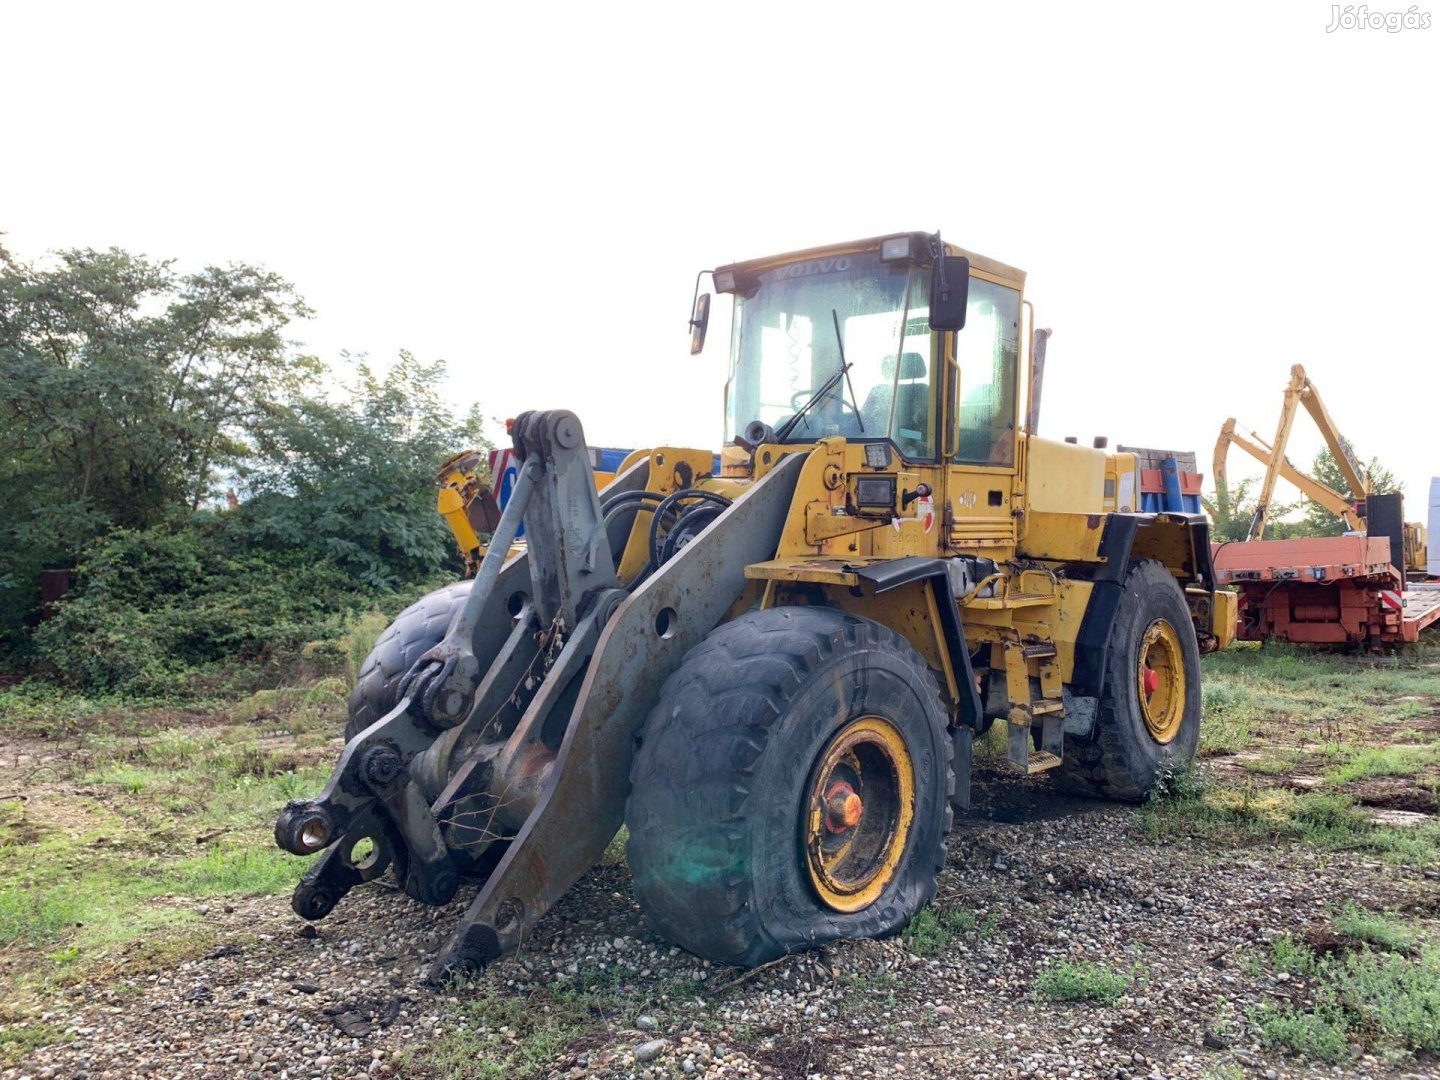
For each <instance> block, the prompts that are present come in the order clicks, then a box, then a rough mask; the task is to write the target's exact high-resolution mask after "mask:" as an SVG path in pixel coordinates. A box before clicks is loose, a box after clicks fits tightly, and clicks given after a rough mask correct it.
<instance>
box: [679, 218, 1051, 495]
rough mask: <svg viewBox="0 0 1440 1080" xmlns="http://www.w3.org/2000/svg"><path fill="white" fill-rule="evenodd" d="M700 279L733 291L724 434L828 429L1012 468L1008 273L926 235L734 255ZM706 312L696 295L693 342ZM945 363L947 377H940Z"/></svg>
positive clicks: (1015, 283)
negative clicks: (765, 255)
mask: <svg viewBox="0 0 1440 1080" xmlns="http://www.w3.org/2000/svg"><path fill="white" fill-rule="evenodd" d="M941 252H944V253H945V254H944V257H943V259H942V258H940V257H939V256H940V253H941ZM937 263H943V266H938V265H937ZM714 276H715V286H716V290H717V291H718V292H722V293H731V294H733V295H734V297H735V309H734V317H733V321H732V324H731V334H730V370H729V376H728V380H727V382H726V390H725V441H726V442H727V443H731V444H738V445H740V446H742V447H745V448H747V449H749V448H752V447H754V446H756V445H758V444H760V443H762V442H764V443H813V442H815V441H817V440H819V439H822V438H825V437H828V436H837V435H838V436H843V437H844V438H846V439H847V440H851V441H856V442H888V443H889V444H890V445H891V446H892V447H893V448H894V449H895V451H897V452H898V453H899V455H900V456H901V457H902V458H904V459H905V460H908V461H913V462H935V463H938V462H939V461H940V459H941V458H942V457H945V458H948V459H949V460H950V461H952V462H953V463H955V464H970V465H980V466H987V465H988V466H994V467H1000V468H1012V467H1013V466H1014V464H1015V431H1016V424H1017V420H1018V410H1017V399H1016V390H1017V381H1018V371H1017V368H1018V362H1019V341H1020V304H1021V288H1022V286H1023V280H1024V275H1023V274H1022V273H1021V272H1020V271H1018V270H1013V269H1011V268H1010V267H1006V266H1004V265H1003V264H999V263H995V262H993V260H989V259H985V258H983V257H982V256H977V255H971V254H969V253H966V252H962V251H960V249H958V248H955V247H953V246H948V245H942V244H941V243H940V238H939V236H938V234H933V235H932V234H926V233H902V234H898V235H895V236H889V237H876V238H873V239H870V240H862V241H858V242H856V243H852V244H844V245H838V246H834V247H829V248H822V249H813V250H810V251H803V252H797V253H794V254H790V255H782V256H777V257H773V258H769V259H758V260H752V261H749V262H743V263H734V264H731V265H729V266H723V267H720V268H718V269H717V270H715V271H714ZM935 296H939V297H940V302H939V303H937V304H935V305H932V297H935ZM932 306H933V308H934V311H933V312H932ZM708 311H709V298H708V296H707V297H701V298H700V299H699V301H698V302H697V306H696V317H695V320H693V321H692V328H694V329H695V331H696V332H695V336H694V341H695V343H696V346H698V345H699V344H700V343H703V337H704V323H705V321H706V320H708ZM932 314H933V315H934V320H935V322H937V323H939V324H941V326H943V329H940V328H936V327H933V326H932ZM694 351H698V347H695V346H692V352H694ZM947 364H953V365H955V367H954V369H953V370H955V371H956V372H957V374H958V378H957V377H950V378H946V365H947ZM957 394H958V398H957ZM946 397H948V398H949V407H948V408H943V409H942V407H941V404H942V401H943V400H944V398H946ZM957 421H958V425H957ZM957 428H958V430H957ZM947 432H948V434H947Z"/></svg>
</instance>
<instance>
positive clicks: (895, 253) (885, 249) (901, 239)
mask: <svg viewBox="0 0 1440 1080" xmlns="http://www.w3.org/2000/svg"><path fill="white" fill-rule="evenodd" d="M908 258H910V237H908V236H892V237H890V238H889V239H888V240H882V241H881V242H880V261H881V262H896V261H897V260H900V259H908Z"/></svg>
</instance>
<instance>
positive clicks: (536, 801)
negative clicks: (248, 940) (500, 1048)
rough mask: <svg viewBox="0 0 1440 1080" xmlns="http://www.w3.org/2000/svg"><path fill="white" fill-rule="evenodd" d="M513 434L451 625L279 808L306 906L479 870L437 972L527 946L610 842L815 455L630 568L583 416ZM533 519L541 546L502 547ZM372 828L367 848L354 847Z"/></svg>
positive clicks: (644, 466) (629, 479)
mask: <svg viewBox="0 0 1440 1080" xmlns="http://www.w3.org/2000/svg"><path fill="white" fill-rule="evenodd" d="M513 434H514V439H515V449H516V455H517V458H518V459H519V460H520V461H521V463H522V464H521V470H520V478H519V482H518V483H517V485H516V487H515V490H514V492H513V494H512V496H511V499H510V501H509V503H508V504H507V505H506V507H505V510H504V513H503V514H502V515H501V518H500V521H499V523H498V525H497V526H496V529H495V535H494V538H493V540H492V542H491V544H490V547H489V549H488V551H487V552H486V555H485V558H484V560H483V561H482V563H481V565H480V568H479V572H478V573H477V575H476V579H475V584H474V586H473V587H472V589H471V591H470V593H469V595H468V597H467V598H466V600H465V602H464V606H463V607H462V608H461V609H460V610H459V611H458V612H457V614H456V616H455V617H454V619H453V620H452V622H451V624H450V627H449V630H448V631H447V633H446V636H445V638H444V640H443V641H441V643H440V644H439V645H438V646H436V647H435V648H433V649H431V650H430V651H429V652H427V653H426V654H425V655H424V656H422V657H421V658H420V660H419V661H418V662H417V663H416V664H415V666H414V667H413V668H412V669H411V671H410V672H409V673H408V674H407V675H406V676H405V679H404V680H403V682H402V683H401V688H402V698H401V700H400V701H399V703H398V704H397V705H396V706H395V708H394V709H393V710H392V711H391V712H390V713H389V714H388V715H386V716H384V717H383V718H382V719H380V720H378V721H377V722H376V723H375V724H373V725H372V726H371V727H369V728H367V729H365V730H364V731H361V732H359V733H358V734H356V735H355V736H354V737H353V738H352V739H351V740H350V742H349V743H348V744H347V745H346V747H345V750H344V751H343V752H342V754H341V757H340V760H339V761H338V763H337V764H336V766H335V770H334V772H333V773H332V775H331V778H330V781H329V783H328V784H327V785H326V787H325V789H324V791H323V792H322V793H321V794H320V796H319V797H317V798H316V799H313V800H307V801H301V802H294V803H291V804H290V805H288V806H287V807H286V808H285V810H284V811H283V812H282V813H281V815H280V817H279V819H278V820H277V821H276V824H275V837H276V841H277V843H278V844H279V845H280V846H281V847H282V848H284V849H285V850H287V851H290V852H292V853H295V854H300V855H304V854H312V853H315V852H319V851H321V850H324V852H325V853H324V855H322V856H321V859H320V861H319V862H318V863H317V864H316V866H315V867H314V868H312V869H311V871H310V872H309V873H307V874H306V876H305V878H304V879H303V880H302V881H301V884H300V886H299V887H298V888H297V889H296V893H295V896H294V898H293V901H292V906H293V907H294V908H295V910H296V911H297V913H299V914H300V915H302V916H304V917H306V918H311V919H314V918H320V917H323V916H324V915H325V914H327V913H328V912H329V911H330V910H331V909H332V908H333V907H334V904H335V902H336V901H337V900H338V899H339V898H340V897H341V896H342V895H343V894H344V893H345V892H346V891H348V889H350V888H351V887H353V886H354V885H356V884H360V883H361V882H363V881H368V880H372V879H373V878H374V877H376V876H378V875H379V874H380V873H382V872H384V870H385V869H386V868H387V867H388V866H391V865H394V866H395V867H396V869H397V871H398V872H399V873H400V876H401V878H402V880H403V881H404V882H405V885H406V891H407V892H408V893H409V894H410V895H411V896H413V897H415V898H416V899H418V900H421V901H423V902H426V903H431V904H442V903H446V902H448V901H449V900H450V899H451V898H452V897H453V896H454V895H455V892H456V891H457V889H458V886H459V880H460V875H461V874H462V873H468V874H472V875H483V876H484V880H483V883H482V885H481V888H480V891H479V894H478V895H477V896H476V898H475V899H474V901H473V902H472V903H471V905H470V907H469V909H468V911H467V912H466V914H465V916H464V917H463V918H462V919H461V921H460V923H459V926H458V927H457V928H456V930H455V932H454V934H453V935H452V937H451V939H450V941H449V943H448V944H447V945H446V946H445V947H443V948H442V949H441V951H440V954H439V956H438V957H437V959H436V960H435V963H434V966H433V968H432V969H431V977H432V979H434V980H437V981H439V980H443V979H444V978H446V977H447V976H448V975H450V974H452V973H458V972H466V971H472V970H475V969H477V968H479V967H481V966H483V965H484V964H486V963H488V962H489V961H491V960H494V959H496V958H498V957H499V956H501V955H503V954H504V953H506V952H509V951H511V950H512V949H514V948H516V947H517V946H518V945H519V943H520V941H521V940H522V939H523V937H524V935H525V934H526V933H527V932H528V931H529V929H530V928H531V927H532V926H533V925H534V924H535V922H536V921H537V920H538V919H539V918H540V917H541V916H543V915H544V914H545V912H546V911H548V910H549V908H550V907H551V906H552V905H553V904H554V903H555V901H556V900H557V899H559V897H560V896H561V895H563V894H564V893H565V891H566V890H568V889H569V888H570V886H571V885H573V884H574V883H575V882H576V881H577V880H578V879H579V878H580V876H581V875H582V874H583V873H585V871H586V870H588V869H589V868H590V867H591V866H592V865H594V863H595V862H596V860H597V859H598V858H599V857H600V855H601V854H602V853H603V851H604V848H605V846H606V844H608V843H609V841H610V840H611V839H612V838H613V837H614V835H615V833H616V831H617V830H618V828H619V826H620V824H621V821H622V817H623V812H624V806H625V799H626V796H627V794H628V790H629V772H630V764H631V759H632V757H633V755H634V751H635V740H636V735H637V732H638V730H639V728H640V725H641V724H642V722H643V721H644V719H645V716H646V715H647V713H648V712H649V710H650V708H651V706H652V705H653V703H654V701H655V698H656V696H657V695H658V693H659V689H660V684H661V683H662V682H663V681H664V680H665V678H666V677H667V676H668V675H669V674H670V673H671V672H672V671H674V670H675V668H676V667H678V666H679V664H680V662H681V660H682V659H683V657H684V655H685V653H686V652H687V651H688V650H689V649H691V648H692V647H693V646H694V645H696V644H697V643H698V642H699V641H700V639H701V638H702V637H704V635H705V634H706V633H708V632H709V631H710V630H711V629H713V628H714V626H715V625H717V624H718V623H720V622H721V621H723V620H724V619H725V617H726V616H727V614H729V613H731V609H732V608H733V607H734V606H735V605H736V603H737V602H738V601H739V600H740V599H741V597H742V595H743V594H744V591H745V588H746V578H745V567H746V565H747V564H749V563H752V562H758V561H763V560H765V559H768V558H771V557H773V556H774V553H775V548H776V543H777V540H778V537H779V535H780V530H781V528H782V526H783V524H784V521H785V518H786V514H787V512H788V510H789V507H790V501H791V497H792V495H793V492H794V488H795V482H796V478H797V477H798V475H799V469H800V465H801V463H802V462H803V461H804V459H805V456H806V455H805V454H804V453H796V454H793V455H789V456H787V457H785V458H783V459H782V460H780V461H779V462H778V463H777V464H776V465H775V467H774V468H773V469H771V470H770V471H769V472H768V473H767V474H765V475H764V476H763V477H762V478H760V479H758V480H756V481H754V482H753V484H751V485H750V486H749V487H748V488H747V489H746V490H745V491H744V492H743V494H741V495H739V496H738V497H737V498H736V499H735V500H734V501H733V502H731V503H728V504H727V505H726V506H725V508H724V510H723V512H721V513H719V514H718V515H717V516H716V517H715V518H714V520H712V521H710V523H709V524H708V525H706V526H705V527H704V528H703V530H702V531H700V532H699V533H698V534H696V535H695V536H694V537H693V538H692V539H691V540H690V542H688V543H686V544H685V545H684V546H682V547H680V548H679V549H678V550H677V551H676V553H675V554H674V555H673V557H670V558H669V559H668V560H666V561H664V562H663V563H662V564H661V565H659V566H656V567H654V569H653V572H651V573H650V574H649V575H648V576H643V575H642V577H643V581H639V580H638V579H637V581H632V582H630V583H629V587H627V585H626V584H625V583H623V582H622V581H621V580H620V578H619V577H618V576H617V573H616V569H615V568H616V561H617V560H616V558H615V553H616V552H617V551H619V550H620V549H621V547H622V545H623V539H624V536H625V535H627V534H628V531H629V522H628V521H624V520H623V518H624V515H619V516H618V517H615V516H612V515H610V514H607V513H606V508H605V506H604V505H603V504H602V502H601V499H600V497H599V495H598V494H597V493H596V490H595V486H594V481H593V478H592V471H591V465H590V458H589V453H588V450H587V448H586V446H585V441H584V436H583V433H582V431H581V428H580V423H579V420H578V419H577V418H576V417H575V416H574V414H573V413H568V412H541V413H527V414H524V415H522V416H521V417H519V418H517V420H516V423H515V428H514V432H513ZM661 461H662V459H661V458H660V456H659V455H658V454H657V455H655V457H654V459H653V461H652V460H650V459H647V460H645V461H641V462H639V463H638V464H635V465H634V466H632V467H631V468H630V469H629V470H627V471H626V472H625V473H623V474H622V475H621V476H619V477H617V478H616V480H615V481H614V482H613V483H612V484H611V485H610V487H608V488H607V489H606V495H607V497H614V496H616V495H617V494H621V493H626V492H633V491H638V490H640V489H641V488H644V487H645V484H646V479H647V474H648V472H649V471H650V470H651V468H652V466H658V465H659V464H660V463H661ZM522 520H523V523H524V526H525V531H526V535H527V537H528V539H529V544H528V550H527V551H526V553H525V554H523V555H521V556H518V557H517V558H514V559H511V560H510V561H509V562H508V563H504V559H505V557H506V553H508V551H509V547H510V541H511V540H512V539H513V537H514V535H515V533H516V532H517V531H518V529H519V527H520V525H521V522H522ZM622 525H623V527H622ZM502 564H503V565H502ZM527 571H528V573H527ZM497 627H499V628H500V629H499V630H497V629H496V628H497ZM362 840H369V841H371V842H372V843H373V844H374V854H373V856H370V855H366V856H363V857H357V856H356V852H357V851H358V850H360V849H359V848H357V845H359V843H360V841H362ZM497 855H498V860H497V859H496V858H495V857H496V856H497Z"/></svg>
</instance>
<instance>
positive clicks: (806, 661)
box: [625, 607, 954, 966]
mask: <svg viewBox="0 0 1440 1080" xmlns="http://www.w3.org/2000/svg"><path fill="white" fill-rule="evenodd" d="M946 723H947V721H946V714H945V710H944V707H943V705H942V703H941V700H940V695H939V690H938V686H937V684H936V680H935V676H934V675H933V674H932V673H931V672H930V670H929V669H928V668H927V667H926V665H925V662H924V660H923V659H921V657H920V655H919V654H918V653H916V651H915V650H914V649H913V648H911V646H910V645H909V643H908V642H906V641H905V640H904V639H903V638H901V637H900V636H899V635H898V634H895V633H893V632H892V631H890V630H888V629H887V628H885V627H884V626H881V625H880V624H878V623H874V622H871V621H869V620H867V619H861V618H857V617H855V616H853V615H846V614H844V613H842V612H839V611H836V610H833V609H829V608H806V607H784V608H775V609H771V610H768V611H759V612H754V613H751V614H748V615H744V616H742V617H741V618H739V619H736V620H735V621H733V622H730V623H727V624H726V625H724V626H721V627H719V628H718V629H716V630H714V631H713V632H711V633H710V634H709V636H707V637H706V639H705V640H704V641H703V642H701V643H700V644H699V645H698V646H696V647H695V648H694V649H692V650H691V651H690V653H689V654H688V655H687V656H686V657H685V660H684V661H683V663H682V664H681V666H680V668H679V669H678V670H677V671H676V672H675V673H674V674H673V675H671V676H670V678H669V679H667V680H666V682H665V685H664V686H663V687H662V689H661V692H660V698H659V700H658V701H657V703H656V705H655V707H654V709H653V710H652V711H651V712H650V715H649V717H648V718H647V719H646V722H645V726H644V729H643V732H642V735H641V742H640V748H639V752H638V753H637V755H636V758H635V763H634V767H633V769H632V771H631V783H632V790H631V794H630V800H629V803H628V804H627V806H626V813H625V821H626V825H627V826H628V828H629V833H630V841H629V849H628V859H629V864H630V870H631V873H632V874H633V875H634V879H635V894H636V897H637V898H638V900H639V902H640V906H641V907H642V908H643V909H644V911H645V914H646V915H647V917H648V918H649V919H650V921H651V922H652V924H653V925H654V926H655V927H656V928H657V929H658V930H659V932H660V933H661V934H663V935H664V936H665V937H667V938H669V939H670V940H671V941H674V942H676V943H677V944H679V945H682V946H683V947H684V948H686V949H688V950H690V951H691V952H693V953H696V954H698V955H700V956H703V957H706V958H708V959H710V960H716V961H719V962H721V963H726V964H740V965H744V966H753V965H756V964H762V963H765V962H766V961H768V960H773V959H775V958H776V957H778V956H781V955H784V954H785V953H790V952H796V951H798V950H801V949H807V948H813V947H815V946H817V945H822V944H824V943H825V942H828V941H834V940H836V939H839V938H864V937H880V936H883V935H886V934H891V933H894V932H896V931H898V930H900V929H901V928H902V927H904V926H905V924H906V923H908V922H909V921H910V919H911V918H912V917H913V916H914V915H915V914H916V913H917V912H918V911H919V910H920V909H921V908H923V907H924V906H925V905H926V904H927V903H928V902H929V901H930V899H931V898H932V897H933V896H934V895H935V883H936V877H937V875H938V874H939V872H940V870H941V868H942V867H943V866H944V862H945V836H946V834H947V833H948V832H949V831H950V824H951V811H950V795H951V793H952V791H953V789H954V774H953V772H952V768H951V759H952V756H953V746H952V743H951V739H950V735H949V733H948V731H947V728H946Z"/></svg>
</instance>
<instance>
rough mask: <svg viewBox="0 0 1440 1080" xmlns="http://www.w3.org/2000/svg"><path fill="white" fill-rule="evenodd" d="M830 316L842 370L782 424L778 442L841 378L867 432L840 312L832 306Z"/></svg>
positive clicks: (863, 431) (777, 434)
mask: <svg viewBox="0 0 1440 1080" xmlns="http://www.w3.org/2000/svg"><path fill="white" fill-rule="evenodd" d="M830 318H831V320H832V321H833V322H834V324H835V344H836V345H837V346H839V348H840V370H839V371H837V372H835V374H834V375H831V376H830V378H828V379H826V380H825V381H824V382H823V383H822V384H821V385H820V389H818V390H816V391H815V393H813V394H811V395H810V397H809V398H807V399H806V401H805V404H804V405H801V406H800V408H799V409H797V410H796V412H795V415H794V416H792V417H790V419H789V420H786V421H785V423H784V424H782V425H781V426H780V430H779V431H777V432H776V433H775V439H776V441H777V442H781V441H783V440H784V439H786V438H787V437H788V436H789V434H790V432H792V431H794V430H795V425H796V424H798V423H799V422H800V420H801V418H803V417H804V415H805V414H806V413H807V412H809V411H810V409H811V408H812V407H813V406H814V405H815V403H816V402H817V401H819V400H820V399H821V398H823V397H824V396H825V395H826V394H828V393H829V392H830V391H831V390H833V389H835V387H836V386H837V385H838V384H839V382H840V380H841V379H844V380H845V385H846V386H848V387H850V401H851V403H852V404H853V405H854V406H855V422H856V423H857V424H859V425H860V434H862V435H863V434H865V421H864V420H862V419H860V405H859V402H857V401H856V400H855V387H854V386H853V385H852V384H851V382H850V365H849V364H848V363H846V362H845V342H844V341H843V340H841V337H840V313H839V312H838V311H836V310H835V309H834V308H831V309H830Z"/></svg>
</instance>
